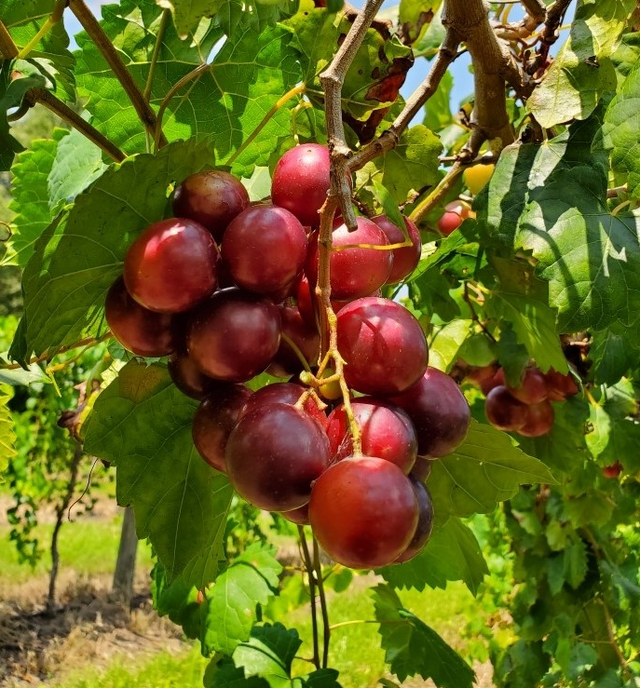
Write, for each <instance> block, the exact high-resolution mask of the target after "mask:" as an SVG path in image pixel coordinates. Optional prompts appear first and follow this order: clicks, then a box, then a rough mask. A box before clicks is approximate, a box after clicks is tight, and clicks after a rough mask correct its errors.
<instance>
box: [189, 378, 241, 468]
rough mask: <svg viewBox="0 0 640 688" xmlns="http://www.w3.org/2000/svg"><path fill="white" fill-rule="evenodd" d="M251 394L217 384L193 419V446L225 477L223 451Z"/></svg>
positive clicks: (236, 387) (234, 387)
mask: <svg viewBox="0 0 640 688" xmlns="http://www.w3.org/2000/svg"><path fill="white" fill-rule="evenodd" d="M250 397H251V390H250V389H248V388H247V387H244V386H243V385H225V384H220V385H219V386H218V387H217V388H215V389H214V390H212V391H211V392H210V393H209V395H208V396H207V397H205V398H204V399H203V400H202V403H201V404H200V406H198V408H197V410H196V412H195V415H194V416H193V424H192V426H191V429H192V434H193V443H194V444H195V445H196V449H197V450H198V453H199V454H200V456H202V458H203V459H204V460H205V461H206V462H207V463H208V464H209V465H210V466H212V467H213V468H215V469H217V470H219V471H222V472H223V473H226V463H225V458H224V451H225V447H226V446H227V440H228V439H229V435H230V434H231V431H232V430H233V428H234V427H235V426H236V423H237V422H238V419H239V418H240V413H241V412H242V409H243V408H244V405H245V404H246V402H247V400H248V399H249V398H250Z"/></svg>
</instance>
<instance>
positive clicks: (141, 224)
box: [11, 140, 214, 358]
mask: <svg viewBox="0 0 640 688" xmlns="http://www.w3.org/2000/svg"><path fill="white" fill-rule="evenodd" d="M213 160H214V158H213V153H212V152H211V149H210V144H209V142H208V141H200V142H198V141H196V140H191V141H186V142H176V143H173V144H170V145H168V146H166V147H165V148H163V149H162V150H161V151H160V153H158V155H156V156H153V155H140V156H138V157H136V158H134V159H131V160H127V161H126V162H125V163H124V164H123V165H121V166H114V167H112V168H110V169H109V170H107V171H106V172H105V173H104V174H103V175H102V176H101V177H100V178H99V179H98V180H97V181H96V182H95V183H94V184H93V185H92V186H91V187H90V188H89V189H88V190H86V191H84V192H83V193H81V194H80V195H79V196H78V197H77V199H76V203H75V205H74V206H73V208H72V209H71V210H70V211H65V212H63V213H62V214H60V215H58V217H57V218H56V220H54V222H52V223H51V224H50V225H49V227H47V229H46V230H45V231H44V232H43V234H42V236H41V237H40V238H39V239H38V241H37V242H36V245H35V253H34V255H33V256H32V257H31V259H30V260H29V263H28V264H27V267H26V269H25V272H24V278H23V289H24V299H25V301H24V303H25V314H24V316H23V321H22V323H23V324H22V328H21V330H20V331H19V334H18V335H16V340H15V341H14V345H13V346H12V349H11V355H12V356H14V357H18V356H19V357H22V358H24V357H25V356H29V354H30V353H31V352H32V351H34V352H36V354H37V355H40V354H42V353H44V351H49V352H51V353H54V352H55V351H57V350H58V349H59V348H60V347H61V346H64V345H65V344H67V345H68V344H72V343H74V342H76V341H77V340H79V339H83V338H84V337H87V336H91V335H96V334H97V333H98V332H99V330H100V326H101V322H102V313H103V306H104V299H105V296H106V293H107V291H108V289H109V287H110V286H111V284H112V283H113V281H114V280H115V279H116V277H117V276H118V275H119V273H120V272H121V270H122V262H123V259H124V255H125V253H126V251H127V249H128V247H129V246H130V244H131V242H132V241H133V240H134V239H135V238H136V236H137V235H138V234H139V233H140V232H141V231H142V230H143V229H144V228H145V227H147V226H148V225H149V224H151V223H152V222H155V221H157V220H159V219H161V218H162V217H163V216H164V213H165V210H166V206H167V192H168V187H169V185H170V184H172V183H174V182H176V181H180V180H182V179H184V178H185V177H187V176H188V175H189V174H192V173H193V172H197V171H199V170H201V169H203V168H205V167H207V166H210V165H212V164H213Z"/></svg>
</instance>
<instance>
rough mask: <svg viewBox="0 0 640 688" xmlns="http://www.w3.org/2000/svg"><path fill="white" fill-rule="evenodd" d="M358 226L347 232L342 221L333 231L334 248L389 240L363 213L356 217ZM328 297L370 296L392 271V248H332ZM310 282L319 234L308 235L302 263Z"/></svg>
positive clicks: (314, 277)
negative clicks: (388, 249) (307, 248)
mask: <svg viewBox="0 0 640 688" xmlns="http://www.w3.org/2000/svg"><path fill="white" fill-rule="evenodd" d="M356 219H357V222H358V229H356V231H355V232H349V230H348V229H347V226H346V225H345V224H342V225H340V226H339V227H338V228H337V229H335V230H334V232H333V248H334V249H336V248H339V247H340V246H351V245H352V244H354V245H355V244H370V245H373V246H388V245H389V240H388V239H387V237H386V236H385V234H384V232H383V231H382V230H381V229H380V227H378V225H376V224H375V222H372V221H371V220H367V218H365V217H358V218H356ZM330 265H331V297H332V298H334V299H336V300H338V301H352V300H353V299H357V298H360V297H362V296H369V295H370V294H372V293H373V292H374V291H375V290H376V289H379V288H380V287H381V286H382V285H383V284H384V283H385V282H386V281H387V280H388V279H389V275H390V274H391V268H392V265H393V255H392V252H391V251H384V250H378V249H372V248H348V249H345V250H342V251H339V250H338V251H336V250H332V252H331V259H330ZM305 272H306V273H307V276H308V278H309V283H310V284H311V285H315V284H316V283H317V280H318V235H317V233H314V234H313V235H312V236H311V237H310V239H309V255H308V258H307V263H306V267H305Z"/></svg>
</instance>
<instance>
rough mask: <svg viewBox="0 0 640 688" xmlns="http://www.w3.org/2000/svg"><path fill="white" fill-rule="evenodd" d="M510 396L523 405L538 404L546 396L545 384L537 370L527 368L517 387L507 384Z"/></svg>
mask: <svg viewBox="0 0 640 688" xmlns="http://www.w3.org/2000/svg"><path fill="white" fill-rule="evenodd" d="M507 388H508V389H509V392H511V395H512V396H513V397H515V398H516V399H518V401H521V402H522V403H523V404H538V403H540V402H541V401H544V400H545V399H546V398H547V396H548V391H547V383H546V381H545V378H544V375H543V374H542V373H541V372H540V371H539V370H538V368H527V369H526V370H525V371H524V375H523V376H522V380H521V381H520V385H519V386H518V387H512V386H511V385H509V384H507Z"/></svg>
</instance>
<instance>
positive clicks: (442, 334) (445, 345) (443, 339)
mask: <svg viewBox="0 0 640 688" xmlns="http://www.w3.org/2000/svg"><path fill="white" fill-rule="evenodd" d="M474 327H475V323H474V322H473V320H466V319H464V318H462V319H460V320H452V321H451V322H449V323H447V324H446V325H445V326H444V327H442V328H440V329H439V330H438V331H437V332H436V333H435V334H434V335H433V338H432V339H431V341H430V342H429V365H430V366H433V367H434V368H438V370H442V371H444V372H445V373H448V372H449V371H450V370H451V368H452V367H453V365H454V364H455V362H456V361H457V360H458V358H460V351H461V350H462V347H463V346H464V344H465V342H466V341H467V340H468V339H469V337H471V335H472V334H473V332H474Z"/></svg>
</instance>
